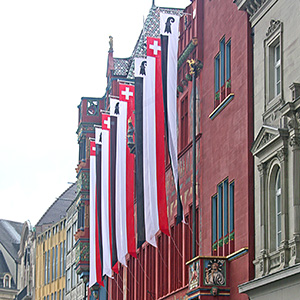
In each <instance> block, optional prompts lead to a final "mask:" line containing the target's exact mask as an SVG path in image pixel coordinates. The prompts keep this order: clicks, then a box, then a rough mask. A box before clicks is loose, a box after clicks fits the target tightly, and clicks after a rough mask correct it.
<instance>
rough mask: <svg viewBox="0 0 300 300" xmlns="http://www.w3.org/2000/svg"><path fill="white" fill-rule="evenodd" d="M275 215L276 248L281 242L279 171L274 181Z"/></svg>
mask: <svg viewBox="0 0 300 300" xmlns="http://www.w3.org/2000/svg"><path fill="white" fill-rule="evenodd" d="M275 207H276V208H275V213H276V247H277V249H278V248H279V246H280V242H281V184H280V169H279V170H278V171H277V174H276V181H275Z"/></svg>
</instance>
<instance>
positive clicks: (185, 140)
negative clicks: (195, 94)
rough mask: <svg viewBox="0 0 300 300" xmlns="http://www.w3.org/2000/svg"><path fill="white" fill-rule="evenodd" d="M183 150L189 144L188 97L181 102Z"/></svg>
mask: <svg viewBox="0 0 300 300" xmlns="http://www.w3.org/2000/svg"><path fill="white" fill-rule="evenodd" d="M180 111H181V117H180V119H181V149H183V148H184V147H185V146H187V144H188V128H189V126H188V96H185V97H184V98H183V99H182V100H181V110H180Z"/></svg>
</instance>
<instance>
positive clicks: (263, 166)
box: [257, 164, 266, 175]
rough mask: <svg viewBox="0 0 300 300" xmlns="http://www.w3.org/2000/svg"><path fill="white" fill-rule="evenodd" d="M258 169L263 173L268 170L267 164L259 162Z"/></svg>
mask: <svg viewBox="0 0 300 300" xmlns="http://www.w3.org/2000/svg"><path fill="white" fill-rule="evenodd" d="M257 169H258V172H259V173H260V175H263V174H264V171H266V166H265V164H258V165H257Z"/></svg>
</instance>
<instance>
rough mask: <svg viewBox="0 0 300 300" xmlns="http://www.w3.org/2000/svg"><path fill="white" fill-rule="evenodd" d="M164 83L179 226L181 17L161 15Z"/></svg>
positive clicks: (166, 124) (180, 213)
mask: <svg viewBox="0 0 300 300" xmlns="http://www.w3.org/2000/svg"><path fill="white" fill-rule="evenodd" d="M160 33H161V51H162V54H161V57H162V83H163V98H164V112H165V126H166V135H167V143H168V150H169V155H170V160H171V166H172V171H173V177H174V183H175V187H176V189H177V222H176V223H177V224H178V223H180V222H181V221H182V220H183V209H182V203H181V199H180V192H179V176H178V154H177V59H178V36H179V16H176V15H170V14H164V13H161V14H160Z"/></svg>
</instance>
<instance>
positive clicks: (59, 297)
mask: <svg viewBox="0 0 300 300" xmlns="http://www.w3.org/2000/svg"><path fill="white" fill-rule="evenodd" d="M58 299H59V300H61V290H59V296H58Z"/></svg>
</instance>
